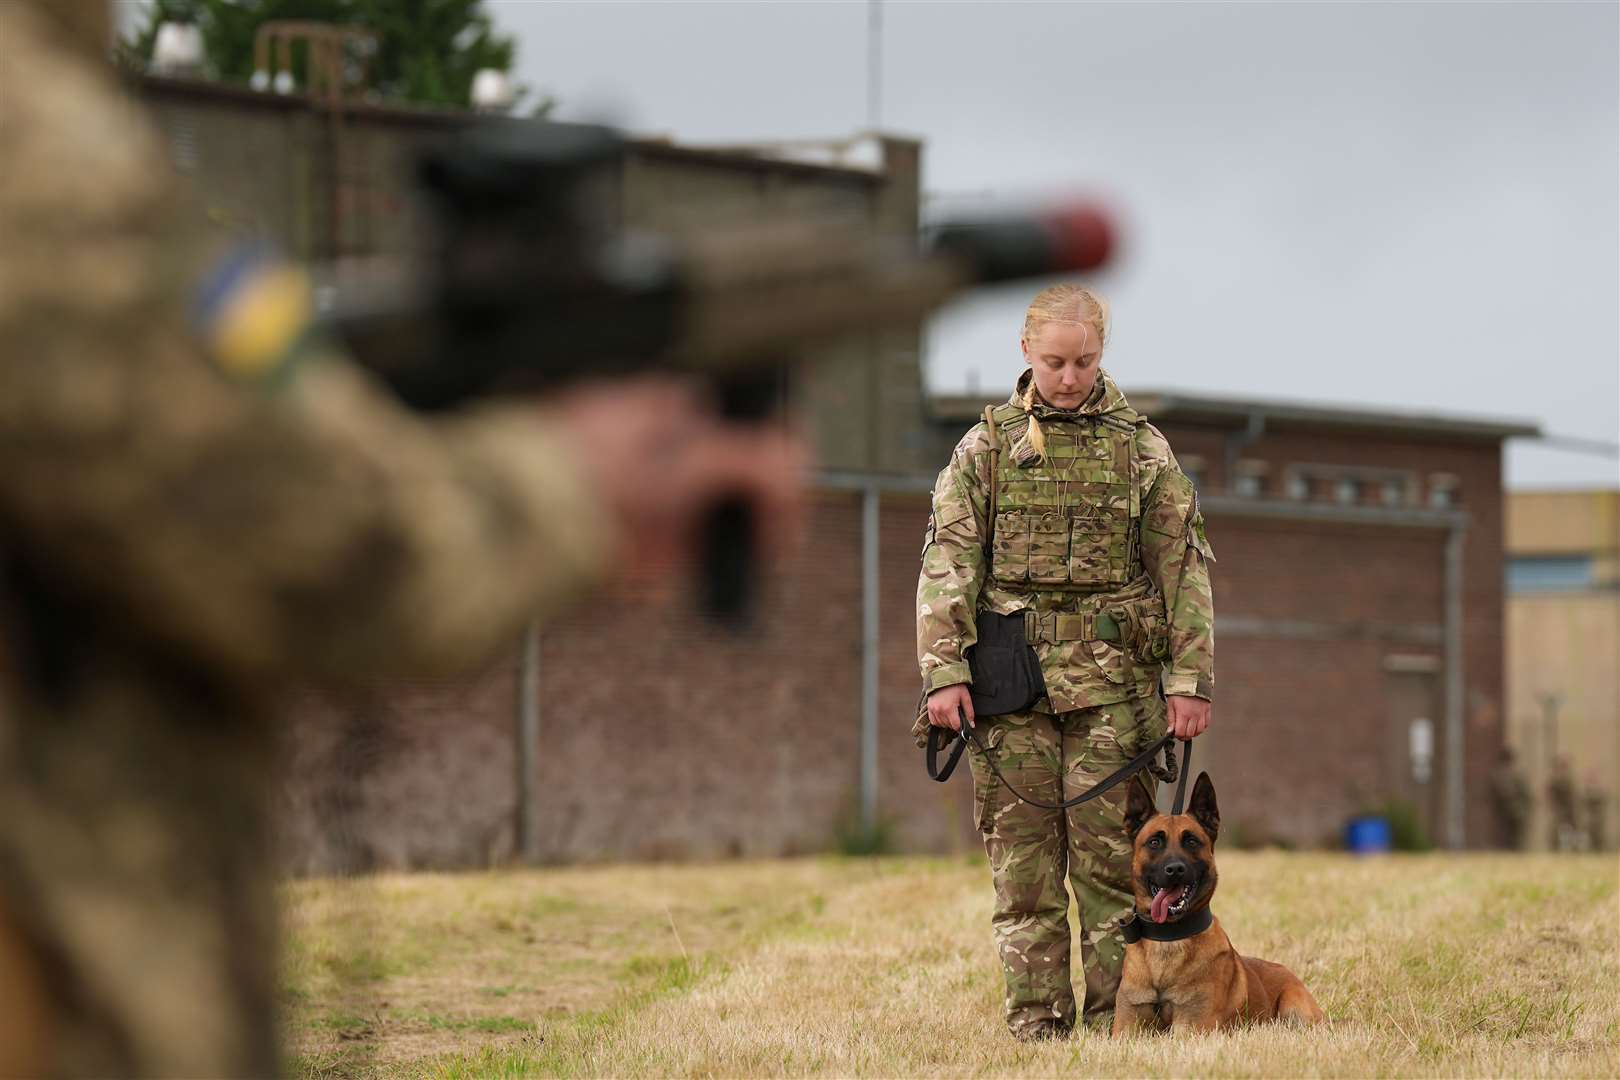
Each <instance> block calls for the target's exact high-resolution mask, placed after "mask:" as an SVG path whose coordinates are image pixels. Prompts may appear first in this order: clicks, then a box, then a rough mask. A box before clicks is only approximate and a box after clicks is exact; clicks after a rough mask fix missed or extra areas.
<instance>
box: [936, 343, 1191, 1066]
mask: <svg viewBox="0 0 1620 1080" xmlns="http://www.w3.org/2000/svg"><path fill="white" fill-rule="evenodd" d="M1030 377H1031V375H1030V373H1029V372H1027V371H1026V372H1025V373H1024V375H1023V378H1022V379H1021V380H1020V382H1019V385H1018V389H1017V390H1016V391H1015V392H1014V394H1013V396H1012V398H1010V399H1009V400H1008V402H1007V404H1005V405H1002V406H998V407H997V408H996V410H995V412H994V413H993V416H994V418H995V421H996V425H997V430H998V433H999V440H998V441H999V443H1000V446H1001V450H1000V455H999V457H1000V460H999V468H998V478H997V486H998V493H997V503H998V505H997V506H996V507H995V531H994V545H993V546H994V560H993V566H992V567H990V568H987V567H986V566H985V558H984V550H983V537H984V535H985V532H984V531H985V528H986V523H987V520H988V514H989V508H988V507H987V505H986V504H987V502H988V501H989V491H990V467H991V464H990V463H991V453H990V441H989V436H988V431H987V428H986V426H985V424H984V423H982V422H981V423H979V424H977V425H975V426H974V427H973V428H972V429H971V430H970V431H969V432H968V433H967V435H966V436H964V437H963V439H962V441H961V442H960V443H959V444H958V445H957V447H956V450H955V452H954V453H953V454H952V455H951V462H950V464H949V465H947V466H946V467H945V469H944V470H943V471H941V472H940V474H939V479H938V481H937V482H936V484H935V486H934V501H933V513H932V516H931V518H930V521H929V525H928V537H927V543H926V545H925V547H924V550H923V559H922V575H921V577H920V579H919V580H918V583H917V611H918V615H917V642H918V653H919V660H920V663H921V666H922V674H923V681H924V683H925V685H926V687H927V689H928V690H929V691H933V690H936V689H938V688H940V687H943V686H950V685H952V684H956V683H964V682H968V681H969V675H968V666H967V663H966V661H965V659H964V651H965V650H966V649H967V647H968V646H970V645H972V644H973V642H974V640H975V633H974V617H975V613H976V612H978V611H981V610H988V611H994V612H998V613H1003V614H1006V613H1011V612H1015V611H1025V612H1030V613H1032V614H1031V615H1030V616H1028V618H1029V619H1030V622H1031V625H1030V627H1029V629H1030V633H1031V639H1032V640H1033V641H1034V643H1035V648H1036V652H1037V655H1038V656H1039V657H1040V661H1041V670H1042V674H1043V675H1044V677H1045V681H1046V688H1047V696H1046V697H1044V698H1042V699H1041V700H1040V701H1038V702H1036V704H1035V706H1034V708H1033V710H1032V711H1030V712H1027V713H1018V714H1014V715H1009V716H998V717H993V718H984V717H981V718H980V723H979V727H980V730H981V732H982V733H983V734H984V736H985V737H986V738H987V740H988V742H989V744H990V745H991V747H992V748H993V749H994V752H995V754H996V759H997V762H998V764H1000V766H1001V769H1002V772H1003V773H1005V774H1006V776H1007V779H1008V780H1010V781H1011V782H1012V783H1013V784H1014V786H1016V787H1018V788H1019V789H1020V790H1022V791H1025V792H1026V793H1028V794H1029V795H1030V796H1031V797H1032V798H1035V799H1039V800H1041V801H1043V802H1057V801H1061V800H1063V799H1067V798H1069V797H1071V796H1073V795H1076V794H1079V793H1080V792H1082V791H1084V790H1085V789H1086V788H1089V787H1091V786H1092V785H1093V784H1095V783H1096V782H1097V781H1098V780H1101V779H1102V778H1103V777H1104V776H1106V775H1107V774H1109V773H1110V772H1112V771H1114V770H1115V769H1116V768H1118V767H1119V766H1120V765H1122V764H1124V763H1125V761H1127V760H1128V759H1130V758H1131V757H1133V756H1135V755H1136V754H1137V753H1139V752H1141V751H1142V750H1143V749H1145V748H1146V747H1147V745H1148V744H1149V743H1151V742H1152V741H1153V740H1155V739H1158V738H1161V737H1162V736H1163V735H1164V733H1165V723H1166V720H1165V706H1164V702H1163V700H1162V698H1161V697H1160V696H1159V694H1160V691H1161V690H1162V692H1163V693H1165V694H1178V695H1189V696H1196V697H1202V698H1206V699H1207V698H1209V697H1210V696H1211V694H1212V692H1213V689H1214V632H1213V623H1214V608H1213V603H1212V600H1211V594H1210V585H1209V571H1208V566H1207V563H1208V562H1210V561H1212V560H1213V555H1212V554H1211V552H1210V549H1209V544H1208V542H1207V541H1206V540H1205V537H1204V526H1203V517H1202V515H1201V514H1200V512H1199V510H1198V500H1197V496H1196V494H1195V492H1194V491H1193V486H1192V483H1191V481H1189V480H1188V479H1187V477H1186V475H1185V474H1184V473H1182V471H1181V469H1180V468H1179V467H1178V466H1177V465H1176V461H1175V457H1174V455H1172V454H1171V452H1170V445H1169V443H1167V442H1166V441H1165V438H1164V436H1163V435H1161V434H1160V433H1159V432H1158V431H1157V430H1156V429H1155V428H1154V427H1153V426H1152V425H1151V424H1148V423H1147V422H1146V420H1145V419H1144V418H1143V417H1142V416H1141V415H1139V414H1138V413H1136V412H1135V411H1134V410H1133V409H1132V408H1131V407H1130V405H1129V404H1128V403H1127V402H1126V400H1125V396H1124V395H1123V394H1122V393H1121V392H1120V390H1119V388H1118V386H1116V385H1115V384H1114V381H1113V380H1112V379H1111V378H1110V377H1109V376H1108V374H1107V373H1106V372H1103V373H1101V374H1100V375H1099V376H1098V381H1097V387H1096V389H1095V391H1094V392H1093V393H1092V395H1091V397H1090V398H1089V399H1088V400H1087V402H1086V403H1085V404H1084V405H1082V406H1081V407H1080V408H1078V409H1076V410H1073V411H1064V410H1059V409H1054V408H1050V407H1048V406H1045V405H1042V404H1037V405H1036V406H1035V410H1034V411H1035V415H1036V417H1037V418H1038V419H1039V420H1040V423H1041V430H1042V433H1043V434H1044V435H1045V439H1046V446H1047V452H1048V461H1047V462H1042V461H1041V460H1040V458H1039V455H1037V454H1036V453H1035V451H1034V449H1033V448H1032V447H1031V446H1030V443H1029V437H1028V426H1029V425H1028V421H1027V419H1026V418H1025V415H1024V411H1023V408H1022V406H1021V405H1020V404H1019V402H1020V401H1021V400H1022V394H1023V391H1024V388H1025V387H1026V386H1027V385H1028V383H1027V380H1028V379H1029V378H1030ZM1100 613H1107V614H1109V615H1111V616H1113V617H1114V621H1115V624H1116V626H1117V632H1114V631H1111V630H1109V629H1105V628H1100V627H1099V622H1098V620H1097V619H1096V616H1097V615H1098V614H1100ZM926 724H927V718H926V717H922V718H920V719H919V721H918V728H917V733H918V734H919V736H920V735H921V734H923V733H924V731H925V729H926ZM973 779H974V788H975V793H976V799H977V823H978V826H979V829H980V831H981V832H982V833H983V835H984V841H985V848H986V850H987V851H988V852H989V855H990V867H991V874H992V876H993V879H994V881H995V889H996V903H995V914H994V918H993V924H994V928H995V937H996V943H997V946H998V947H999V949H1000V952H1001V960H1002V966H1003V969H1004V971H1005V974H1006V978H1007V1001H1006V1007H1007V1024H1008V1027H1009V1028H1010V1029H1011V1030H1012V1031H1013V1032H1014V1034H1024V1033H1027V1032H1029V1031H1032V1030H1035V1029H1036V1028H1037V1027H1038V1026H1039V1025H1042V1024H1043V1023H1049V1022H1052V1021H1056V1022H1057V1023H1059V1024H1062V1025H1065V1026H1067V1025H1069V1024H1072V1023H1073V1021H1074V1019H1075V1000H1074V995H1073V991H1072V990H1071V988H1070V985H1071V984H1070V975H1069V930H1068V906H1069V898H1068V895H1067V893H1065V891H1064V887H1063V881H1064V876H1065V872H1067V876H1068V879H1069V885H1070V887H1071V888H1072V889H1073V890H1074V894H1075V899H1076V901H1077V903H1078V905H1079V910H1080V928H1081V940H1080V954H1081V965H1082V967H1083V968H1084V970H1085V980H1086V992H1085V1006H1084V1018H1085V1019H1086V1021H1087V1022H1088V1023H1093V1024H1098V1023H1105V1022H1106V1021H1107V1020H1108V1019H1109V1018H1110V1017H1111V1015H1112V1012H1113V1007H1114V992H1115V990H1116V988H1117V987H1118V985H1119V972H1120V966H1121V964H1122V962H1123V959H1124V942H1123V940H1122V939H1121V937H1120V935H1119V933H1118V931H1117V930H1116V929H1115V928H1114V926H1115V922H1116V920H1117V919H1118V918H1119V917H1120V916H1121V915H1123V914H1125V913H1126V912H1127V911H1128V910H1129V908H1130V907H1131V903H1132V894H1131V887H1130V883H1129V871H1130V851H1129V848H1128V845H1127V843H1126V839H1125V835H1124V814H1125V793H1126V786H1125V785H1120V786H1119V787H1118V788H1116V789H1115V790H1114V791H1112V792H1110V793H1109V794H1107V795H1105V796H1103V797H1101V798H1099V799H1097V800H1095V801H1093V802H1090V803H1087V804H1085V805H1084V806H1080V807H1077V808H1074V809H1071V810H1069V811H1067V812H1066V813H1059V812H1057V811H1048V810H1040V809H1037V808H1035V807H1033V806H1030V805H1028V804H1027V803H1024V802H1021V801H1019V800H1017V799H1015V798H1014V797H1013V796H1012V795H1011V794H1010V793H1009V792H1008V791H1007V790H1006V789H1005V788H1004V787H1002V786H1001V785H1000V784H999V783H997V782H996V781H995V779H994V777H993V776H992V775H991V773H990V771H989V769H988V767H987V766H986V765H985V763H984V761H983V760H982V758H981V757H980V755H978V754H977V753H976V752H975V754H974V760H973ZM1142 780H1143V781H1144V782H1146V783H1148V784H1149V786H1150V787H1151V786H1152V784H1153V781H1152V780H1151V779H1150V778H1148V777H1147V776H1146V775H1144V776H1143V777H1142Z"/></svg>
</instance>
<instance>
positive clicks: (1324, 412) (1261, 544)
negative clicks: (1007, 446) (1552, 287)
mask: <svg viewBox="0 0 1620 1080" xmlns="http://www.w3.org/2000/svg"><path fill="white" fill-rule="evenodd" d="M1125 391H1126V395H1127V396H1128V397H1129V398H1130V399H1131V403H1132V404H1133V405H1134V406H1135V407H1136V408H1137V409H1138V410H1140V411H1142V412H1144V413H1146V414H1147V415H1148V416H1149V417H1150V418H1151V419H1152V421H1153V422H1154V423H1155V424H1156V425H1157V426H1158V427H1159V428H1160V429H1161V430H1162V431H1163V432H1164V433H1165V435H1166V436H1167V437H1168V438H1169V439H1170V443H1171V446H1172V447H1173V448H1174V449H1175V452H1176V454H1177V456H1178V458H1179V460H1180V461H1181V463H1182V466H1183V468H1184V469H1185V470H1186V471H1187V472H1188V473H1189V474H1190V475H1191V476H1192V477H1193V478H1194V481H1195V482H1196V484H1197V486H1198V489H1199V493H1200V500H1201V503H1202V506H1203V508H1204V512H1205V516H1206V518H1207V519H1208V522H1209V536H1210V541H1211V543H1212V544H1213V546H1214V549H1215V554H1216V558H1217V559H1218V562H1217V565H1216V566H1215V567H1214V573H1213V582H1214V587H1215V610H1216V631H1215V636H1216V651H1215V655H1216V684H1217V698H1216V699H1217V702H1218V704H1217V707H1216V717H1217V719H1216V722H1215V724H1214V725H1213V726H1212V727H1211V729H1210V731H1209V733H1208V734H1207V735H1205V736H1204V737H1202V738H1200V739H1199V741H1198V745H1197V751H1198V755H1197V756H1198V758H1199V760H1200V763H1201V767H1205V768H1208V769H1209V770H1210V771H1211V773H1212V774H1213V775H1214V776H1216V777H1218V778H1219V780H1220V791H1221V817H1222V821H1223V826H1224V827H1225V828H1227V829H1228V830H1230V835H1233V836H1237V835H1244V836H1246V837H1248V838H1250V839H1254V840H1265V839H1276V840H1282V841H1286V842H1289V843H1296V844H1315V843H1322V842H1325V841H1329V840H1331V839H1332V838H1333V837H1335V836H1336V835H1337V834H1338V832H1339V830H1340V829H1341V828H1342V826H1343V823H1344V821H1345V819H1346V818H1347V817H1348V816H1349V815H1351V814H1352V813H1355V812H1357V811H1358V810H1362V809H1372V808H1380V807H1385V808H1387V807H1388V806H1389V804H1391V803H1400V804H1405V805H1406V806H1407V807H1409V808H1410V809H1411V810H1412V811H1413V812H1415V815H1416V817H1417V819H1418V821H1419V822H1420V823H1421V824H1422V826H1423V828H1424V830H1425V831H1426V832H1427V834H1428V835H1429V837H1431V838H1432V839H1433V840H1434V842H1435V843H1437V844H1442V845H1447V846H1455V847H1462V846H1489V845H1494V844H1496V843H1498V842H1499V839H1500V837H1499V835H1498V832H1497V829H1496V825H1495V823H1494V822H1493V820H1492V818H1491V814H1490V808H1489V800H1488V798H1486V795H1485V793H1486V791H1487V788H1488V783H1489V779H1488V778H1489V773H1490V769H1491V766H1492V765H1493V764H1494V762H1495V760H1496V756H1497V753H1498V751H1499V748H1500V746H1501V744H1502V739H1503V721H1502V710H1503V700H1504V694H1503V668H1502V648H1503V646H1502V474H1501V449H1502V442H1503V440H1504V439H1507V438H1512V437H1521V436H1531V435H1534V434H1536V429H1535V428H1534V427H1532V426H1530V425H1527V424H1522V423H1514V422H1496V421H1485V420H1475V419H1463V418H1455V417H1442V416H1426V415H1416V414H1406V413H1399V412H1390V411H1372V410H1352V409H1338V408H1324V407H1320V406H1314V405H1299V404H1291V403H1280V402H1266V401H1255V400H1235V399H1234V400H1228V399H1217V398H1208V397H1195V396H1192V395H1187V394H1181V393H1176V392H1158V391H1152V390H1135V391H1133V390H1132V389H1131V387H1129V386H1128V385H1127V386H1126V387H1125ZM984 404H985V401H984V400H983V399H978V398H973V399H946V400H943V401H941V402H939V403H938V404H937V409H936V411H937V413H938V415H939V417H940V418H941V420H942V421H950V422H951V424H950V425H949V426H950V427H951V428H952V430H959V429H960V428H962V427H965V426H966V425H967V423H969V422H970V421H971V418H972V417H974V416H976V415H977V414H978V412H979V411H980V410H982V409H983V407H984ZM948 445H949V443H948V442H947V441H946V440H944V439H942V440H941V442H940V443H939V444H938V447H937V449H936V452H937V453H938V454H940V455H941V458H942V459H943V455H944V454H945V453H947V452H948Z"/></svg>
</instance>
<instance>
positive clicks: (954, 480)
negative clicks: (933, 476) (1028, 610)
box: [917, 424, 989, 731]
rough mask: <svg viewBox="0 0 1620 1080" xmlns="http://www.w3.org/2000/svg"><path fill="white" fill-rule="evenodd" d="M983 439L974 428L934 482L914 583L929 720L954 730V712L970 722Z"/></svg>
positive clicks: (980, 565) (984, 487) (984, 483)
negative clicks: (970, 649) (919, 569)
mask: <svg viewBox="0 0 1620 1080" xmlns="http://www.w3.org/2000/svg"><path fill="white" fill-rule="evenodd" d="M988 468H989V441H988V437H987V435H986V433H985V428H984V425H983V424H979V425H977V426H975V427H974V428H973V429H972V430H970V431H969V432H968V433H967V435H965V436H964V437H963V438H962V441H961V442H960V443H958V444H957V447H956V449H955V451H953V452H952V454H951V460H950V464H948V465H946V466H945V468H943V469H941V470H940V473H939V477H938V479H937V480H935V482H934V499H933V505H932V507H931V508H930V512H929V519H928V533H927V536H926V538H925V540H924V543H923V554H922V572H921V574H920V575H919V576H918V578H917V660H918V663H919V665H920V666H921V668H922V677H923V685H924V687H925V689H926V690H927V692H928V711H929V716H930V721H931V722H932V723H934V724H936V725H938V726H941V727H948V728H950V729H952V730H953V731H954V730H956V728H957V727H958V725H959V723H960V721H959V720H958V719H957V710H958V709H959V708H960V709H962V710H963V711H965V712H966V713H967V716H968V719H969V720H972V719H973V703H972V700H971V698H970V697H969V695H968V690H967V684H968V683H969V682H970V681H971V679H970V676H969V675H968V665H967V660H966V659H965V653H966V652H967V649H968V647H969V646H971V645H972V644H973V643H974V642H975V641H976V640H977V639H978V634H977V630H976V628H975V625H974V618H975V615H976V609H977V607H978V602H979V589H980V586H981V585H982V583H983V572H984V546H983V545H984V540H983V537H984V530H985V529H986V528H987V527H988V526H987V517H986V506H985V503H986V500H987V494H986V493H987V492H988V490H989V475H988V472H987V471H986V470H988Z"/></svg>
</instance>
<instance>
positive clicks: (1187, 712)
mask: <svg viewBox="0 0 1620 1080" xmlns="http://www.w3.org/2000/svg"><path fill="white" fill-rule="evenodd" d="M1164 700H1165V704H1166V705H1168V706H1169V709H1170V717H1169V720H1170V723H1169V729H1170V734H1172V735H1174V736H1175V737H1176V738H1178V739H1191V738H1193V737H1194V736H1196V735H1202V734H1203V733H1204V732H1205V731H1207V730H1208V729H1209V720H1210V704H1209V702H1207V701H1205V700H1204V699H1203V698H1196V697H1182V696H1180V695H1177V694H1172V695H1171V696H1169V697H1167V698H1165V699H1164Z"/></svg>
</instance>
